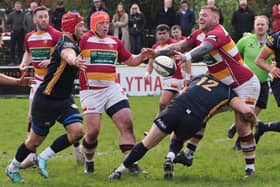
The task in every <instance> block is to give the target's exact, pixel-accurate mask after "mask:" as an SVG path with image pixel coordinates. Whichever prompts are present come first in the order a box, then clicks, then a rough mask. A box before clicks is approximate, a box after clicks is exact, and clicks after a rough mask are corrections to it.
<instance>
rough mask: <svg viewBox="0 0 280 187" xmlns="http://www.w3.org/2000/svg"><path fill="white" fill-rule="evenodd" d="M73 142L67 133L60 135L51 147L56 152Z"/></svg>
mask: <svg viewBox="0 0 280 187" xmlns="http://www.w3.org/2000/svg"><path fill="white" fill-rule="evenodd" d="M71 144H72V143H70V142H69V140H68V137H67V134H64V135H62V136H60V137H58V138H57V139H56V140H55V141H54V142H53V144H52V145H51V146H50V147H51V149H52V150H53V151H54V152H55V153H58V152H59V151H62V150H63V149H65V148H67V147H69V146H70V145H71Z"/></svg>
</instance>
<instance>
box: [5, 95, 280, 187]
mask: <svg viewBox="0 0 280 187" xmlns="http://www.w3.org/2000/svg"><path fill="white" fill-rule="evenodd" d="M129 99H130V103H131V108H132V112H133V119H134V130H135V133H136V137H137V141H138V142H139V141H140V140H141V139H142V138H143V132H144V131H145V130H147V129H149V128H150V126H151V123H152V120H153V118H154V116H155V114H156V112H157V110H158V100H159V98H158V97H130V98H129ZM77 103H79V102H78V100H77ZM0 106H1V108H0V116H1V117H0V120H1V122H0V143H1V146H0V187H10V186H16V185H15V184H12V183H11V182H10V181H9V179H8V178H7V177H6V176H5V173H4V170H5V168H6V166H7V165H8V164H9V162H10V160H11V159H12V158H13V156H14V154H15V151H16V149H17V147H18V145H19V144H21V143H22V142H23V141H24V139H25V138H26V127H27V125H26V122H27V117H26V114H27V107H28V100H27V99H14V98H8V99H0ZM278 111H279V109H278V108H277V106H276V104H275V101H274V98H273V97H270V101H269V107H268V109H267V110H265V111H263V112H262V113H261V115H260V119H262V120H264V121H277V120H280V118H279V117H278V115H279V113H278ZM232 121H233V113H232V112H227V113H222V114H219V115H217V116H215V117H213V118H212V119H211V120H210V122H209V124H208V127H207V130H206V134H205V138H204V139H203V141H202V142H201V144H200V145H199V147H198V150H197V152H196V155H195V159H194V163H193V166H192V167H190V168H187V167H183V166H179V165H175V177H174V178H173V180H171V181H166V180H164V179H163V177H162V174H163V172H162V165H163V161H164V156H165V155H166V153H167V151H168V140H169V138H166V139H165V140H164V141H162V142H161V143H160V144H159V145H158V146H157V147H155V148H154V149H152V150H151V151H150V152H148V153H147V154H146V156H145V157H144V158H143V159H142V160H140V161H139V164H140V165H141V167H142V168H143V169H145V170H146V171H147V172H148V174H140V175H138V176H134V175H129V174H127V173H126V174H125V175H124V176H123V177H122V179H121V180H120V181H109V180H108V175H109V174H110V172H111V171H112V170H113V169H114V168H115V167H117V166H119V164H120V163H121V161H122V160H123V157H124V156H123V155H122V154H121V152H120V151H119V146H118V132H117V130H116V128H115V127H114V124H113V123H112V122H111V120H110V119H109V118H108V117H107V116H106V115H103V119H102V129H101V134H100V138H99V145H98V149H97V154H96V157H95V160H96V162H95V169H96V173H95V174H94V175H85V174H84V173H83V167H82V166H77V165H76V163H75V158H74V157H73V155H72V150H73V149H72V147H71V148H68V149H67V150H65V151H63V152H61V153H59V154H58V155H57V156H55V157H54V158H53V159H51V160H50V161H49V162H48V171H49V178H48V179H43V178H42V177H40V176H39V175H38V173H37V170H36V169H33V168H31V169H27V170H23V171H21V174H22V176H23V177H24V179H25V181H26V182H25V184H24V185H22V186H28V187H32V186H34V187H40V186H44V187H56V186H57V187H58V186H59V187H78V186H81V187H91V186H92V187H97V186H102V187H107V186H114V187H118V186H120V187H123V186H133V187H163V186H164V187H165V186H195V187H197V186H246V187H247V186H254V187H255V186H278V185H279V165H280V161H279V154H280V146H279V143H278V142H279V140H280V139H279V137H280V136H279V134H278V133H268V134H266V135H264V137H263V138H262V139H261V140H260V143H259V145H258V147H257V159H256V168H257V176H256V177H254V178H249V179H246V180H244V179H243V176H244V160H243V155H242V153H241V152H235V151H233V150H232V148H231V147H232V144H233V142H234V140H230V139H228V138H227V137H226V134H227V129H228V128H229V126H230V125H231V123H232ZM62 133H64V129H63V128H62V126H61V125H59V124H57V125H55V126H54V127H53V128H52V129H51V132H50V134H49V137H48V138H47V139H46V141H45V143H44V144H43V145H41V146H40V148H39V149H38V151H42V150H43V149H44V148H45V147H46V146H47V145H50V144H51V142H52V141H53V140H54V139H55V138H56V137H57V136H58V135H61V134H62ZM17 186H19V185H17Z"/></svg>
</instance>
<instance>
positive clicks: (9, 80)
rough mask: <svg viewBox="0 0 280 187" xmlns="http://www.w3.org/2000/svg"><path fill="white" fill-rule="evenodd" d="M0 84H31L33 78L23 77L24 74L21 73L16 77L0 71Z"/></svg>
mask: <svg viewBox="0 0 280 187" xmlns="http://www.w3.org/2000/svg"><path fill="white" fill-rule="evenodd" d="M0 84H4V85H17V86H30V85H31V84H33V80H32V78H30V77H25V74H23V75H22V76H21V77H20V78H18V79H17V78H14V77H9V76H6V75H4V74H2V73H0Z"/></svg>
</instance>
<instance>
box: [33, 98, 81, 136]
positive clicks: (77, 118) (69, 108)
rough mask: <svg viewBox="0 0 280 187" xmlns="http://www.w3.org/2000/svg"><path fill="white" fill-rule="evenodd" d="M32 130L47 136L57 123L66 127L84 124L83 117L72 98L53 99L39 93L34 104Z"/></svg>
mask: <svg viewBox="0 0 280 187" xmlns="http://www.w3.org/2000/svg"><path fill="white" fill-rule="evenodd" d="M31 115H32V130H33V131H34V132H35V133H36V134H38V135H40V136H46V135H47V134H48V133H49V129H50V128H51V127H52V126H53V125H54V124H55V122H56V121H58V122H60V123H61V124H62V125H63V126H64V127H66V126H67V125H70V124H72V123H76V122H80V123H81V122H82V116H81V114H80V112H79V110H78V107H77V106H76V105H75V103H74V100H73V98H72V97H69V98H66V99H52V98H50V97H48V96H46V95H43V94H41V93H39V94H38V93H37V94H36V95H35V97H34V100H33V103H32V110H31Z"/></svg>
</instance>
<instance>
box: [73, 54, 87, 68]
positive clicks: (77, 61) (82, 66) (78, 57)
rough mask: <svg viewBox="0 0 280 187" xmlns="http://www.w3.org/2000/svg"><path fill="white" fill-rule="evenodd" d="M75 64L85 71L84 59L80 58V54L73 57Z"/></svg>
mask: <svg viewBox="0 0 280 187" xmlns="http://www.w3.org/2000/svg"><path fill="white" fill-rule="evenodd" d="M75 66H77V67H78V68H79V69H80V70H82V71H85V70H86V69H87V66H86V61H85V60H84V59H83V58H82V56H81V55H78V56H77V57H76V59H75Z"/></svg>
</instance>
